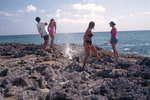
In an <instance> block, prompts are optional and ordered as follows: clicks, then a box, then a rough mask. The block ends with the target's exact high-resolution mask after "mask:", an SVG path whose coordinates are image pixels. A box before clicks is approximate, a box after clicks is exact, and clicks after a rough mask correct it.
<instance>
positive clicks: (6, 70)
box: [0, 69, 9, 77]
mask: <svg viewBox="0 0 150 100" xmlns="http://www.w3.org/2000/svg"><path fill="white" fill-rule="evenodd" d="M8 71H9V69H4V70H2V71H1V72H0V77H5V76H7V74H8Z"/></svg>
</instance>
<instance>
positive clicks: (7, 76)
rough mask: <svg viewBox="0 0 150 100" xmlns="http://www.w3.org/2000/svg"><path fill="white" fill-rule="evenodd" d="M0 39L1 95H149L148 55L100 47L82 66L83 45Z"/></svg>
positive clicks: (35, 99)
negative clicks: (0, 41) (2, 41)
mask: <svg viewBox="0 0 150 100" xmlns="http://www.w3.org/2000/svg"><path fill="white" fill-rule="evenodd" d="M41 48H42V46H41V45H35V44H17V43H12V44H0V100H150V58H149V57H144V56H140V55H135V54H127V55H124V54H120V58H119V59H114V58H113V56H112V52H111V51H107V50H103V49H102V48H98V47H96V48H97V50H98V54H99V56H100V58H101V59H102V62H101V63H100V62H98V61H97V60H96V59H95V57H94V55H93V53H91V56H90V57H89V59H88V61H87V68H86V70H84V71H81V70H80V69H81V67H82V61H83V59H84V55H85V54H84V48H83V46H80V45H75V44H68V45H65V44H64V45H56V46H54V47H53V48H49V47H48V48H47V49H46V51H44V52H43V51H42V50H41Z"/></svg>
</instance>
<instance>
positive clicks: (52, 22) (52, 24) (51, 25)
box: [48, 19, 56, 47]
mask: <svg viewBox="0 0 150 100" xmlns="http://www.w3.org/2000/svg"><path fill="white" fill-rule="evenodd" d="M54 28H55V30H54ZM48 32H49V35H50V37H51V47H53V46H54V39H55V33H56V22H55V20H54V19H51V20H50V23H49V25H48Z"/></svg>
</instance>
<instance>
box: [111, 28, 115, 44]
mask: <svg viewBox="0 0 150 100" xmlns="http://www.w3.org/2000/svg"><path fill="white" fill-rule="evenodd" d="M115 31H116V30H115V28H113V29H112V34H111V38H110V42H111V41H112V38H113V37H114V34H115Z"/></svg>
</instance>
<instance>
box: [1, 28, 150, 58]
mask: <svg viewBox="0 0 150 100" xmlns="http://www.w3.org/2000/svg"><path fill="white" fill-rule="evenodd" d="M93 34H94V36H93V38H92V40H93V44H94V45H95V46H98V47H101V48H104V49H107V50H112V49H111V45H110V44H109V39H110V33H109V32H93ZM83 35H84V33H68V34H65V33H64V34H58V33H56V35H55V44H68V43H74V44H79V45H82V44H83ZM117 36H118V39H119V41H118V44H117V49H118V52H119V53H123V54H133V53H134V54H141V55H146V56H150V31H119V32H118V33H117ZM43 41H44V40H43V39H41V37H40V35H39V34H34V35H10V36H0V43H24V44H42V43H43Z"/></svg>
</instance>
